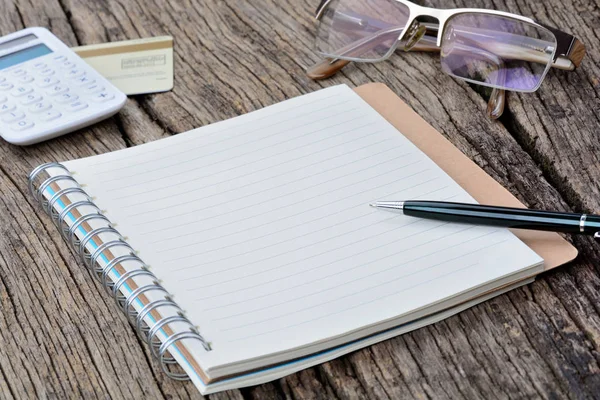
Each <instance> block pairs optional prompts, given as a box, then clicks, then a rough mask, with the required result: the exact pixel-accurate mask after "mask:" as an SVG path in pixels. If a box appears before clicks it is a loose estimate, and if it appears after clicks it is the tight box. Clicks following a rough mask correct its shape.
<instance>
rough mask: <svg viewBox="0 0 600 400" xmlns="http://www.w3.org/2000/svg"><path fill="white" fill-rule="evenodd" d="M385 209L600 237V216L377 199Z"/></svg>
mask: <svg viewBox="0 0 600 400" xmlns="http://www.w3.org/2000/svg"><path fill="white" fill-rule="evenodd" d="M371 206H372V207H376V208H379V209H382V210H388V211H397V212H402V213H403V214H404V215H409V216H412V217H419V218H427V219H435V220H439V221H448V222H457V223H467V224H476V225H488V226H500V227H505V228H518V229H532V230H538V231H552V232H563V233H581V234H587V235H594V238H595V239H596V240H600V216H599V215H587V214H575V213H565V212H556V211H540V210H529V209H526V208H510V207H496V206H484V205H479V204H463V203H447V202H441V201H420V200H414V201H378V202H375V203H372V204H371Z"/></svg>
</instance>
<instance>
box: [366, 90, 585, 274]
mask: <svg viewBox="0 0 600 400" xmlns="http://www.w3.org/2000/svg"><path fill="white" fill-rule="evenodd" d="M354 90H355V91H356V92H357V93H358V94H359V95H360V96H361V97H362V98H363V99H364V100H365V101H366V102H367V103H369V104H370V105H371V107H373V108H374V109H375V110H377V112H379V114H381V115H382V116H383V117H384V118H385V119H386V120H388V122H390V123H391V124H392V125H394V126H395V127H396V129H398V131H400V132H401V133H402V134H403V135H404V136H406V137H407V138H408V139H409V140H410V141H411V142H413V143H414V144H415V145H416V146H417V147H418V148H420V149H421V150H422V151H423V152H424V153H425V154H427V155H428V156H429V158H431V159H432V160H433V161H434V162H435V163H436V164H437V165H439V166H440V167H441V168H442V169H443V170H444V171H446V173H447V174H448V175H450V176H451V177H452V179H454V180H455V181H456V182H457V183H458V184H459V185H461V186H462V187H463V188H464V189H465V190H466V191H467V192H468V193H469V194H470V195H471V196H473V197H474V198H475V200H477V201H478V202H479V203H482V204H494V205H501V206H508V207H525V206H524V205H523V203H521V202H520V201H519V200H517V198H516V197H515V196H513V195H512V194H511V193H510V192H509V191H508V190H506V189H505V188H504V187H502V185H500V184H499V183H498V182H496V181H495V180H494V179H493V178H492V177H491V176H489V175H488V174H487V173H485V171H484V170H482V169H481V168H479V166H477V164H475V163H474V162H473V161H471V160H470V159H469V158H468V157H467V156H465V155H464V154H463V153H462V152H461V151H460V150H458V149H457V148H456V147H455V146H454V145H453V144H452V143H450V142H449V141H448V140H447V139H446V138H444V137H443V136H442V134H440V133H439V132H438V131H436V130H435V129H434V128H433V127H432V126H431V125H429V124H428V123H427V122H425V120H424V119H423V118H421V117H420V116H419V115H418V114H417V113H416V112H414V111H413V110H412V109H411V108H410V107H409V106H408V105H407V104H406V103H404V102H403V101H402V100H401V99H400V98H399V97H398V96H396V94H394V92H392V91H391V90H390V89H389V88H388V87H387V86H385V85H384V84H382V83H370V84H367V85H363V86H360V87H358V88H356V89H354ZM391 200H394V199H391ZM398 200H403V199H398ZM513 232H514V233H515V235H517V236H518V237H519V238H520V239H521V240H522V241H523V242H525V243H526V244H527V245H528V246H529V247H530V248H531V249H533V251H535V252H536V253H537V254H539V255H540V256H541V257H542V258H543V259H544V261H545V262H544V268H545V270H550V269H552V268H556V267H558V266H560V265H563V264H565V263H568V262H569V261H572V260H573V259H575V257H577V249H576V248H575V247H573V246H572V245H571V244H570V243H569V242H567V241H566V240H565V239H563V238H562V237H561V236H560V235H558V234H557V233H552V232H536V231H523V230H513Z"/></svg>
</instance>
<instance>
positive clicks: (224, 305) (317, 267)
mask: <svg viewBox="0 0 600 400" xmlns="http://www.w3.org/2000/svg"><path fill="white" fill-rule="evenodd" d="M453 197H455V196H450V197H447V198H445V199H444V201H447V200H450V199H451V198H453ZM418 222H422V221H418V220H415V221H413V222H411V223H409V224H407V225H402V226H399V227H398V229H400V228H405V227H407V226H410V225H414V224H417V223H418ZM444 225H448V223H441V224H439V225H434V226H432V227H429V228H427V229H425V230H422V231H419V232H416V233H415V232H411V233H410V234H409V235H406V236H401V237H395V238H394V240H395V241H399V240H402V239H405V238H408V237H415V236H418V235H421V234H423V233H427V232H431V231H433V230H436V229H438V228H440V227H441V226H444ZM466 229H469V228H466ZM466 229H465V230H466ZM461 232H462V231H461ZM385 233H389V232H383V234H385ZM436 240H438V239H432V240H431V241H430V242H423V243H422V245H425V244H428V243H431V242H433V241H436ZM352 244H355V243H351V245H352ZM389 245H390V243H389V242H386V243H383V244H379V245H378V246H375V247H370V248H368V249H366V250H363V251H360V252H358V253H352V254H351V255H348V256H346V257H343V258H340V259H337V260H334V261H331V262H329V263H327V264H322V265H317V266H314V267H311V268H309V269H304V270H301V271H299V272H296V273H294V274H291V275H285V276H282V277H279V278H275V279H271V280H262V281H261V282H259V283H258V284H254V285H252V286H246V287H244V288H241V289H239V288H238V289H236V290H232V291H229V292H220V293H219V294H218V295H214V296H207V297H199V298H196V299H195V301H197V302H206V301H208V300H212V299H214V298H216V297H222V296H230V295H233V294H239V293H240V292H241V291H245V290H252V289H256V288H257V287H261V286H267V285H270V284H272V283H274V282H278V281H281V280H284V279H288V278H292V277H294V276H298V275H304V274H305V273H306V272H313V271H315V270H318V269H320V268H323V267H327V266H330V265H332V264H335V263H338V262H340V261H345V260H348V259H351V258H354V257H356V256H359V255H362V254H366V253H369V252H372V251H373V250H378V249H381V248H383V247H386V246H389ZM419 246H421V244H419V245H416V246H415V247H413V248H418V247H419ZM404 250H405V249H401V250H400V251H398V252H396V253H393V254H391V255H387V256H385V257H381V258H378V259H376V260H373V261H371V262H369V263H367V264H363V265H371V264H375V263H377V262H379V261H382V260H384V259H386V258H389V257H392V256H395V255H397V254H399V253H400V252H402V251H404ZM320 255H322V254H316V255H313V256H310V257H306V258H303V259H301V260H296V261H294V262H293V263H288V264H285V265H281V266H280V267H285V266H288V265H292V264H295V263H300V262H303V261H306V260H308V259H310V258H314V257H318V256H320ZM350 270H351V269H348V270H347V271H350ZM271 271H272V270H267V271H264V270H263V271H260V272H257V273H256V274H255V275H259V274H263V273H265V272H271ZM251 276H254V275H251ZM246 277H248V276H245V278H246ZM235 280H237V279H231V280H229V281H224V282H222V283H229V282H232V281H235ZM315 281H316V280H315ZM315 281H310V282H309V283H311V282H315ZM303 285H305V283H303V284H301V285H298V286H303ZM291 288H292V289H293V288H294V287H291ZM288 289H290V287H288V288H286V289H283V291H286V290H288ZM186 290H187V291H189V292H196V291H198V290H199V289H198V288H190V289H186ZM276 293H281V291H277V292H273V293H267V294H263V295H261V296H258V297H254V298H248V297H245V298H244V300H241V301H238V302H233V303H227V304H221V305H219V306H216V307H212V308H207V309H204V310H203V311H212V310H214V309H220V308H224V307H229V306H231V305H236V304H241V303H246V302H248V301H252V300H255V299H259V298H263V297H267V296H270V295H271V294H276Z"/></svg>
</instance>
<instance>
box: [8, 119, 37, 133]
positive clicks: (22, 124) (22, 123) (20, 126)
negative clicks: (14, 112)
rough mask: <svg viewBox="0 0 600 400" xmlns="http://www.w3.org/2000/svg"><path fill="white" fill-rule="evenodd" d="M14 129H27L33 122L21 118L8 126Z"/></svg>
mask: <svg viewBox="0 0 600 400" xmlns="http://www.w3.org/2000/svg"><path fill="white" fill-rule="evenodd" d="M10 127H11V128H12V129H13V130H14V131H24V130H25V129H29V128H32V127H33V122H31V121H29V120H27V119H22V120H20V121H19V122H16V123H14V124H12V125H11V126H10Z"/></svg>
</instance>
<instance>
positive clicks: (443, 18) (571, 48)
mask: <svg viewBox="0 0 600 400" xmlns="http://www.w3.org/2000/svg"><path fill="white" fill-rule="evenodd" d="M332 1H333V0H321V3H320V4H319V6H318V7H317V10H316V13H315V18H316V19H317V20H320V19H321V17H322V16H323V13H324V12H325V10H326V8H327V6H328V5H329V3H331V2H332ZM389 1H395V2H398V3H400V4H403V5H405V6H406V7H408V9H409V15H408V19H407V21H406V23H405V24H404V26H403V27H402V32H401V33H400V34H399V37H398V40H397V41H396V43H395V44H394V45H393V46H391V47H390V50H389V51H388V52H387V53H386V54H385V55H384V56H383V57H381V58H378V59H375V60H360V59H355V58H344V57H343V56H339V57H336V58H327V59H326V61H325V62H322V63H319V64H317V65H316V66H315V67H313V68H312V69H309V71H307V73H308V75H309V77H311V78H313V79H324V78H328V77H329V76H331V75H333V74H334V73H336V72H337V71H339V70H340V69H341V68H343V67H344V66H345V65H347V64H348V63H349V62H350V61H358V62H379V61H384V60H386V59H388V58H389V57H390V56H391V55H392V54H393V53H394V52H395V51H396V50H397V48H398V44H399V43H401V42H402V41H403V40H404V39H405V37H406V36H407V35H410V34H411V32H410V28H411V25H413V24H414V23H415V22H417V23H419V22H418V21H417V18H419V17H431V18H435V19H437V20H438V24H434V23H419V24H421V25H423V26H424V27H425V29H426V33H425V35H422V36H421V37H420V38H419V39H418V41H417V42H416V43H415V44H413V45H412V46H411V47H410V48H406V49H405V50H406V51H411V50H422V51H440V48H441V46H442V40H443V36H444V29H445V28H446V25H447V23H448V21H449V20H450V19H451V18H452V17H454V16H456V15H459V14H469V13H470V14H473V13H474V14H486V15H494V16H500V17H504V18H508V19H514V20H517V21H522V22H526V23H529V24H531V25H533V26H535V27H539V28H543V29H546V30H548V31H550V33H552V34H553V35H554V37H555V38H556V49H555V50H554V54H553V56H552V63H548V66H547V67H546V69H545V71H544V73H543V75H542V76H541V78H540V80H539V82H538V84H537V86H536V87H535V88H534V89H518V90H513V89H511V90H510V91H513V92H525V93H532V92H535V91H536V90H538V89H539V87H540V86H541V84H542V82H543V81H544V79H545V78H546V75H547V74H548V71H549V70H550V68H557V69H561V70H567V71H572V70H574V69H576V68H577V67H579V66H580V64H581V62H582V60H583V58H584V56H585V53H586V50H585V45H584V44H583V43H582V42H581V41H580V40H579V39H578V38H577V37H575V36H573V35H571V34H568V33H566V32H563V31H560V30H558V29H556V28H552V27H549V26H547V25H544V24H540V23H538V22H536V21H535V20H533V19H531V18H528V17H524V16H522V15H518V14H513V13H508V12H504V11H499V10H488V9H483V8H453V9H437V8H432V7H425V6H420V5H418V4H415V3H413V2H411V1H409V0H389ZM434 36H435V43H434V42H433V40H431V39H432V38H433V37H434ZM425 38H427V39H428V40H427V39H426V40H425V41H424V43H420V42H421V41H423V39H425ZM326 57H328V56H326ZM311 70H312V72H311ZM451 76H452V75H451ZM456 78H457V79H460V80H463V81H466V82H470V83H473V84H476V85H481V86H484V87H491V88H493V89H494V90H493V92H492V96H491V98H490V102H489V106H488V115H489V116H490V117H491V118H493V119H496V118H498V117H500V115H501V114H502V111H503V109H504V102H505V89H504V88H501V87H496V86H494V85H492V84H488V83H485V82H480V81H474V80H471V79H468V78H463V77H456Z"/></svg>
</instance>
